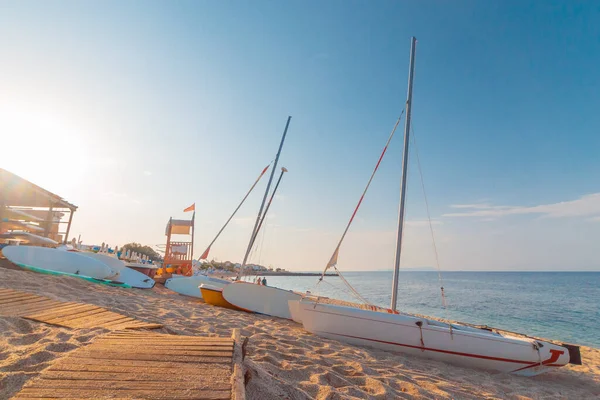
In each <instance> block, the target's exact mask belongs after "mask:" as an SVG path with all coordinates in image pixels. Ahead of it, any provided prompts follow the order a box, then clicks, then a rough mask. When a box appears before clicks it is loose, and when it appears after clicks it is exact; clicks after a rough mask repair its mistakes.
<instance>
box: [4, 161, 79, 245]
mask: <svg viewBox="0 0 600 400" xmlns="http://www.w3.org/2000/svg"><path fill="white" fill-rule="evenodd" d="M76 210H77V206H75V205H73V204H71V203H69V202H67V201H66V200H65V199H63V198H62V197H61V196H59V195H57V194H54V193H52V192H50V191H48V190H46V189H43V188H41V187H39V186H37V185H35V184H33V183H31V182H29V181H28V180H26V179H23V178H21V177H20V176H18V175H15V174H13V173H12V172H9V171H7V170H5V169H2V168H0V234H3V235H4V236H7V235H8V236H9V235H10V232H22V233H29V234H30V235H31V237H32V238H33V237H34V236H33V235H35V236H37V237H43V238H48V239H52V240H54V241H57V242H62V243H67V241H68V237H69V232H70V230H71V223H72V222H73V214H74V213H75V211H76ZM65 216H68V218H67V219H66V220H63V217H65Z"/></svg>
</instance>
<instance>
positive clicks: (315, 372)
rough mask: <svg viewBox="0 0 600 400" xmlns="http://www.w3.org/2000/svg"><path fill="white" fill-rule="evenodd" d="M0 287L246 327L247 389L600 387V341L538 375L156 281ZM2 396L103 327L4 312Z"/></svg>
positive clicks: (169, 320) (349, 391)
mask: <svg viewBox="0 0 600 400" xmlns="http://www.w3.org/2000/svg"><path fill="white" fill-rule="evenodd" d="M0 288H11V289H16V290H23V291H27V292H31V293H36V294H41V295H45V296H48V297H51V298H54V299H57V300H66V301H79V302H86V303H90V304H95V305H98V306H103V307H106V308H108V309H110V310H111V311H116V312H120V313H122V314H125V315H127V316H131V317H136V318H139V319H141V320H145V321H151V322H160V323H163V324H165V328H163V329H161V330H159V332H163V333H169V332H171V333H179V334H187V335H199V336H230V335H231V331H232V329H233V328H240V329H241V333H242V335H243V336H247V337H249V343H248V348H247V350H248V352H247V357H246V360H245V364H244V366H245V369H246V379H247V386H246V393H247V397H248V399H257V400H258V399H367V398H368V399H399V398H429V399H481V398H485V399H495V398H499V399H520V400H523V399H590V398H599V397H600V350H597V349H592V348H589V347H583V348H582V355H583V363H584V365H583V366H567V367H565V368H561V369H559V370H557V371H553V372H550V373H547V374H544V375H541V376H538V377H534V378H523V377H517V376H510V375H502V374H494V373H488V372H482V371H475V370H470V369H464V368H460V367H456V366H452V365H448V364H444V363H440V362H436V361H430V360H424V359H420V358H415V357H410V356H405V355H402V354H391V353H386V352H382V351H378V350H373V349H368V348H361V347H354V346H349V345H346V344H344V343H341V342H338V341H335V340H328V339H323V338H320V337H316V336H313V335H311V334H309V333H307V332H305V331H304V330H303V329H302V327H301V326H300V325H297V324H295V323H294V322H291V321H287V320H281V319H275V318H270V317H266V316H261V315H253V314H247V313H243V312H237V311H232V310H227V309H223V308H217V307H213V306H210V305H207V304H205V303H203V302H202V301H200V300H197V299H192V298H187V297H184V296H180V295H178V294H176V293H173V292H171V291H169V290H168V289H165V288H164V287H162V286H160V285H157V286H156V287H155V288H154V289H152V290H138V289H123V288H115V287H108V286H103V285H98V284H93V283H89V282H86V281H83V280H80V279H77V278H68V277H56V276H47V275H41V274H36V273H33V272H27V271H22V270H19V269H18V268H15V269H12V268H11V269H7V268H0ZM0 330H1V332H2V333H1V335H0V398H1V399H8V398H10V397H11V396H12V395H14V394H15V393H17V392H18V391H19V390H20V388H21V387H22V386H23V385H24V384H25V383H26V382H27V381H28V380H30V379H34V378H35V377H36V376H37V375H38V374H39V373H40V372H41V371H42V370H44V369H45V368H47V367H48V366H50V365H51V364H52V363H53V362H54V361H55V360H57V359H58V358H60V357H63V356H65V355H66V354H68V353H69V352H70V351H72V350H74V349H77V348H79V347H81V346H85V345H86V344H88V343H90V342H91V341H93V340H94V338H95V337H97V336H99V335H102V334H104V333H106V332H107V331H106V330H103V329H84V330H71V329H66V328H58V327H54V326H49V325H45V324H42V323H36V322H32V321H28V320H25V319H22V318H18V317H0Z"/></svg>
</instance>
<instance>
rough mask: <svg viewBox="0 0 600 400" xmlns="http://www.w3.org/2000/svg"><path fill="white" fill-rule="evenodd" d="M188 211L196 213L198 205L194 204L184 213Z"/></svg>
mask: <svg viewBox="0 0 600 400" xmlns="http://www.w3.org/2000/svg"><path fill="white" fill-rule="evenodd" d="M188 211H196V203H194V204H192V205H191V206H189V207H188V208H186V209H185V210H183V212H188Z"/></svg>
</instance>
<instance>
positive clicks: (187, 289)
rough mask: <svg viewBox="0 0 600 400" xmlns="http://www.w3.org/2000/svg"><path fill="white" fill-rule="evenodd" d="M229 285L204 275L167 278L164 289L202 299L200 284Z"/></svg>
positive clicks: (205, 251) (221, 230) (222, 280)
mask: <svg viewBox="0 0 600 400" xmlns="http://www.w3.org/2000/svg"><path fill="white" fill-rule="evenodd" d="M268 169H269V165H267V166H266V167H265V168H264V169H263V170H262V172H261V173H260V175H259V176H258V178H256V180H255V181H254V183H253V184H252V186H251V187H250V189H249V190H248V191H247V192H246V195H245V196H244V198H243V199H242V201H241V202H240V203H239V204H238V206H237V207H236V209H235V210H234V211H233V213H232V214H231V215H230V216H229V218H228V219H227V221H225V224H224V225H223V226H222V227H221V229H220V230H219V232H217V235H216V236H215V238H214V239H213V240H212V241H211V242H210V244H209V245H208V247H207V248H206V250H204V252H203V253H202V255H201V256H200V260H205V259H207V258H208V254H209V252H210V248H211V247H212V245H213V244H214V243H215V242H216V241H217V239H218V238H219V236H220V235H221V233H222V232H223V231H224V230H225V228H226V227H227V225H229V222H230V221H231V220H232V219H233V217H234V216H235V214H236V213H237V212H238V210H239V209H240V208H241V207H242V204H244V202H245V201H246V199H247V198H248V196H250V193H252V191H253V190H254V188H255V187H256V185H257V184H258V182H259V181H260V180H261V178H262V177H263V175H264V174H265V172H267V170H268ZM229 283H231V281H229V280H226V279H219V278H213V277H209V276H206V275H194V276H190V277H184V276H181V277H176V276H174V277H172V278H169V279H167V280H166V281H165V287H166V288H167V289H170V290H172V291H174V292H177V293H179V294H183V295H185V296H191V297H197V298H199V299H202V298H203V296H202V293H201V291H200V285H202V284H208V285H211V286H213V287H218V288H223V287H224V286H225V285H228V284H229ZM213 297H214V296H213Z"/></svg>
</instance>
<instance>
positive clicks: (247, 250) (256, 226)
mask: <svg viewBox="0 0 600 400" xmlns="http://www.w3.org/2000/svg"><path fill="white" fill-rule="evenodd" d="M291 119H292V117H288V119H287V123H286V124H285V129H284V131H283V136H282V137H281V143H279V150H277V155H276V156H275V163H274V164H273V169H272V170H271V176H270V177H269V183H268V184H267V190H265V195H264V197H263V200H262V203H261V204H260V209H259V210H258V215H257V216H256V222H255V223H254V228H253V229H252V234H251V235H250V241H249V242H248V248H247V249H246V254H245V255H244V261H243V262H242V268H241V269H240V273H243V270H244V267H245V266H246V262H247V261H248V256H249V255H250V250H252V245H253V244H254V237H255V234H256V228H258V224H259V223H260V219H261V216H262V212H263V208H264V207H265V202H266V201H267V196H268V195H269V189H270V188H271V182H273V175H275V170H276V169H277V161H279V155H280V154H281V149H282V148H283V142H284V141H285V135H287V131H288V127H289V126H290V120H291Z"/></svg>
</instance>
